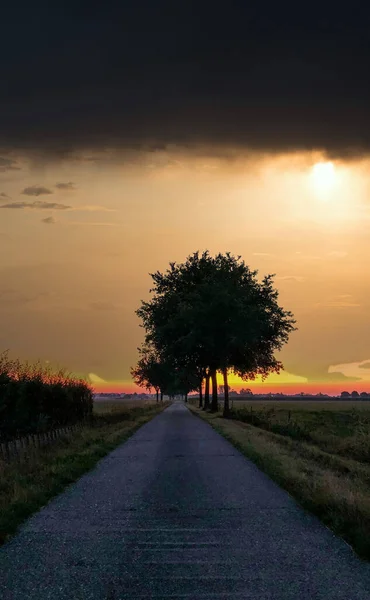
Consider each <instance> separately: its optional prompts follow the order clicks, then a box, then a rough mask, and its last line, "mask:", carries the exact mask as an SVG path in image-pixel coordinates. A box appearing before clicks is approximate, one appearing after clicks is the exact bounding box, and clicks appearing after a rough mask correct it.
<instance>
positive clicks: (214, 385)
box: [211, 369, 218, 412]
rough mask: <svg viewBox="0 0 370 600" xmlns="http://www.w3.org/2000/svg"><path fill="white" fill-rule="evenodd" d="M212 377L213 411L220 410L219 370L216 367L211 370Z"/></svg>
mask: <svg viewBox="0 0 370 600" xmlns="http://www.w3.org/2000/svg"><path fill="white" fill-rule="evenodd" d="M211 379H212V404H211V411H212V412H217V411H218V397H217V371H216V369H212V371H211Z"/></svg>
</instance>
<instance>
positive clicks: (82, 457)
mask: <svg viewBox="0 0 370 600" xmlns="http://www.w3.org/2000/svg"><path fill="white" fill-rule="evenodd" d="M101 404H103V403H101ZM138 404H139V405H137V406H135V407H127V406H121V407H119V406H117V405H116V406H114V408H113V409H112V406H111V405H110V406H109V405H108V406H105V407H104V408H103V407H102V406H100V405H99V406H98V407H97V415H96V416H95V418H94V419H93V420H92V421H91V422H90V423H86V424H85V425H84V426H83V427H82V428H81V429H78V430H77V431H76V432H75V433H74V434H73V436H72V437H71V438H69V439H65V440H58V441H57V442H56V443H55V444H53V445H52V446H51V447H48V448H44V449H42V448H37V449H36V448H34V449H31V448H30V449H28V450H27V456H26V460H24V461H21V462H19V461H10V462H3V461H0V544H1V543H4V542H5V541H6V540H7V539H9V537H10V536H11V535H12V534H14V533H15V532H16V530H17V528H18V527H19V525H20V524H21V523H22V522H23V521H24V520H25V519H26V518H28V517H29V516H30V515H32V514H33V513H34V512H36V511H37V510H39V509H40V508H41V507H42V506H44V505H45V504H46V503H47V502H48V501H49V500H50V499H51V498H53V497H54V496H55V495H57V494H59V493H60V492H61V491H63V489H64V488H65V487H66V486H67V485H69V484H71V483H73V482H75V481H76V480H77V479H78V478H79V477H81V475H83V474H84V473H85V472H86V471H89V470H90V469H91V468H93V467H94V466H95V464H96V463H97V462H98V461H99V460H100V459H101V458H103V457H104V456H105V455H106V454H108V453H109V452H110V451H111V450H113V449H114V448H115V447H116V446H118V445H119V444H121V443H122V442H124V441H125V440H126V439H127V438H128V437H130V436H131V435H132V434H133V433H134V431H136V430H137V429H138V428H139V427H140V426H141V425H143V424H144V423H146V422H147V421H149V420H150V419H152V418H153V417H154V416H155V415H156V414H158V413H159V412H161V411H162V410H163V409H164V408H165V407H166V406H168V403H163V404H161V405H157V404H155V403H153V404H147V403H146V404H144V403H138Z"/></svg>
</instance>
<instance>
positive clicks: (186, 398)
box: [185, 394, 188, 402]
mask: <svg viewBox="0 0 370 600" xmlns="http://www.w3.org/2000/svg"><path fill="white" fill-rule="evenodd" d="M187 401H188V395H187V394H185V402H187Z"/></svg>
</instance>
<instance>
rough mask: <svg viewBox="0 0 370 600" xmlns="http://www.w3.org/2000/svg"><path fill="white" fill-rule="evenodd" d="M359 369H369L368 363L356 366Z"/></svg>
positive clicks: (369, 364)
mask: <svg viewBox="0 0 370 600" xmlns="http://www.w3.org/2000/svg"><path fill="white" fill-rule="evenodd" d="M358 366H359V368H360V369H370V362H366V363H363V364H362V365H358Z"/></svg>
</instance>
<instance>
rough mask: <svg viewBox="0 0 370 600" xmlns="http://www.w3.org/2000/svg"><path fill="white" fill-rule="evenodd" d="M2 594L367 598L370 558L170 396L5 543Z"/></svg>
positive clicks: (42, 598) (34, 599) (74, 598)
mask: <svg viewBox="0 0 370 600" xmlns="http://www.w3.org/2000/svg"><path fill="white" fill-rule="evenodd" d="M0 598H2V600H20V599H22V600H46V599H53V600H67V599H68V600H90V599H91V600H92V599H94V600H95V599H96V600H103V599H104V600H119V599H124V598H127V599H132V600H133V599H135V600H140V599H142V598H153V599H161V600H162V599H163V600H165V599H175V598H176V599H180V598H182V599H184V598H185V599H187V600H189V599H190V600H210V599H211V598H212V599H233V598H235V599H245V600H247V599H248V600H292V599H294V600H321V599H322V600H324V599H325V600H342V599H343V600H365V599H366V600H369V598H370V565H368V564H366V563H364V562H362V561H360V560H359V559H358V558H357V557H356V556H355V555H354V553H353V552H352V550H351V549H350V548H349V546H347V544H345V542H343V541H342V540H340V539H338V538H337V537H335V536H334V535H333V534H332V533H331V532H330V531H329V530H328V529H326V528H325V527H324V526H323V525H322V524H321V523H320V522H319V521H318V520H317V519H316V518H314V517H312V516H310V515H308V514H307V513H305V512H304V511H303V510H302V509H301V508H300V507H298V505H297V504H296V503H295V502H294V501H293V499H292V498H291V497H290V496H289V495H288V494H287V493H286V492H284V491H283V490H281V489H280V488H279V487H278V486H277V485H276V484H274V483H273V482H272V481H271V480H270V479H269V478H268V477H267V476H265V475H264V474H263V473H261V471H259V470H258V469H257V467H255V466H254V465H253V464H252V463H251V462H250V461H248V460H247V459H246V458H244V457H243V456H242V455H241V454H240V453H239V452H238V451H237V450H235V449H234V448H233V446H231V445H230V444H229V443H228V442H227V441H226V440H224V439H223V438H222V437H221V436H220V435H218V434H217V433H216V432H215V431H214V430H213V429H212V428H211V427H210V426H209V425H208V424H207V423H205V422H204V421H202V420H201V419H199V418H198V417H196V416H194V415H192V414H191V413H190V412H189V411H188V409H187V408H186V407H185V406H184V405H183V404H181V403H175V404H173V405H172V406H170V407H169V408H168V409H167V410H165V411H164V412H163V413H161V414H160V415H159V416H157V417H155V418H154V419H153V420H152V421H150V422H149V423H147V424H146V425H144V426H143V427H142V428H141V429H140V430H138V431H137V432H136V433H135V434H134V435H133V436H132V437H131V438H130V439H129V440H128V441H127V442H125V443H124V444H122V445H121V446H120V447H118V448H117V449H116V450H115V451H113V452H112V453H111V454H109V456H107V457H106V458H105V459H103V460H102V461H100V462H99V464H98V465H97V466H96V468H95V469H94V470H92V471H91V472H90V473H88V474H86V475H85V476H83V477H82V478H81V479H80V480H79V481H78V482H77V483H76V484H75V485H73V486H71V487H69V488H68V489H67V490H66V491H65V492H64V493H63V494H61V495H60V496H58V497H57V498H56V499H55V500H53V501H52V502H50V503H49V504H48V505H47V506H46V507H44V508H43V509H42V510H41V511H40V512H39V513H38V514H36V515H35V516H34V517H32V518H31V519H30V520H29V521H28V522H27V523H26V524H25V526H24V527H23V528H22V529H21V531H20V532H19V534H18V535H17V536H16V537H15V538H13V540H12V541H11V542H10V543H8V544H7V545H6V546H4V547H3V548H2V549H1V550H0Z"/></svg>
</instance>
